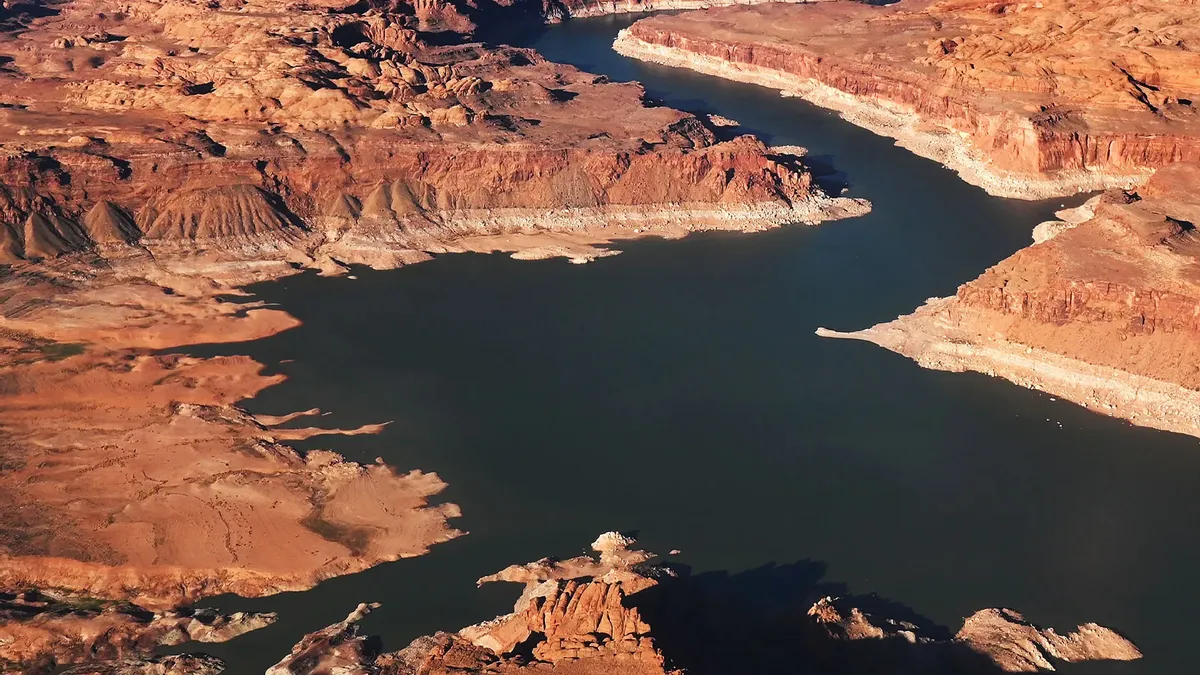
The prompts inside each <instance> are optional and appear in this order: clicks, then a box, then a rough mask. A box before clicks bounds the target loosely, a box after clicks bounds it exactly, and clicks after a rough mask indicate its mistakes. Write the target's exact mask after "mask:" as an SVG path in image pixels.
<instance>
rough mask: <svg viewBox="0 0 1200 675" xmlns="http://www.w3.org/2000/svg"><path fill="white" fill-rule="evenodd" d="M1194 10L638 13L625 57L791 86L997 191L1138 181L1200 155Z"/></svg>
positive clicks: (625, 36) (991, 4)
mask: <svg viewBox="0 0 1200 675" xmlns="http://www.w3.org/2000/svg"><path fill="white" fill-rule="evenodd" d="M1197 26H1200V6H1197V5H1196V4H1194V3H1162V2H1151V1H1147V0H1135V1H1133V2H1128V1H1125V0H1043V1H1041V2H1015V1H1009V0H937V1H930V0H903V1H902V2H899V3H896V4H892V5H888V6H883V7H879V6H868V5H865V4H860V3H842V2H839V3H821V4H819V5H810V4H801V5H786V4H771V5H760V6H755V7H733V8H723V9H714V10H708V11H703V12H689V13H685V14H681V15H677V16H656V17H651V18H648V19H644V20H642V21H639V22H637V23H636V24H634V25H633V26H632V27H630V28H628V29H626V30H625V31H623V32H622V33H621V35H620V36H619V37H618V38H617V41H616V43H615V45H614V46H615V48H616V49H617V51H619V52H621V53H622V54H625V55H628V56H632V57H635V58H639V59H643V60H647V61H653V62H657V63H663V64H667V65H672V66H680V67H685V68H691V69H693V70H698V71H701V72H705V73H709V74H713V75H718V76H720V77H725V78H729V79H734V80H739V81H744V82H752V83H756V84H762V85H764V86H768V87H773V88H777V89H781V90H783V91H784V92H785V93H787V94H789V95H796V96H800V97H803V98H804V99H806V100H808V101H811V102H813V103H815V104H817V105H821V106H824V107H828V108H831V109H834V110H837V111H839V112H841V113H842V115H843V117H845V118H846V119H847V120H849V121H850V122H853V123H855V124H858V125H860V126H863V127H865V128H867V129H870V130H872V131H874V132H876V133H879V134H883V135H886V136H891V137H894V138H896V139H898V141H899V144H900V145H902V146H903V147H906V148H908V149H910V150H911V151H913V152H915V153H916V154H919V155H922V156H925V157H929V158H932V159H935V160H937V161H939V162H941V163H943V164H945V165H946V166H948V167H950V168H952V169H954V170H955V171H958V172H959V173H960V175H962V177H963V179H964V180H966V181H968V182H970V183H973V184H976V185H979V186H981V187H983V188H984V189H986V190H987V191H988V192H990V193H992V194H995V195H1001V196H1009V197H1020V198H1040V197H1047V196H1055V195H1064V194H1071V193H1075V192H1079V191H1085V190H1094V189H1105V188H1116V187H1122V188H1128V187H1131V186H1133V185H1135V184H1138V183H1141V182H1143V181H1144V180H1145V179H1146V178H1148V176H1149V175H1150V174H1151V173H1152V172H1153V171H1154V170H1155V169H1157V168H1159V167H1162V166H1165V165H1167V164H1170V163H1172V162H1176V161H1181V160H1192V161H1195V160H1197V159H1200V116H1198V114H1197V107H1198V106H1200V77H1197V73H1200V52H1198V51H1197V47H1196V45H1197V44H1200V33H1198V32H1197V31H1198V30H1200V29H1197V28H1196V27H1197Z"/></svg>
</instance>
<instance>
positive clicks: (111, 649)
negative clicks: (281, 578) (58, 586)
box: [0, 591, 275, 675]
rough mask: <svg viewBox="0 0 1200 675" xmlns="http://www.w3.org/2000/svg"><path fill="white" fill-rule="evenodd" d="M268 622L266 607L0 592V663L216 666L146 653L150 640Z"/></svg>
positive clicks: (37, 669) (86, 669) (122, 669)
mask: <svg viewBox="0 0 1200 675" xmlns="http://www.w3.org/2000/svg"><path fill="white" fill-rule="evenodd" d="M274 621H275V615H274V614H249V613H243V612H236V613H233V614H221V613H219V612H216V611H214V610H211V609H197V610H193V609H187V608H180V609H175V610H165V611H161V612H152V611H150V610H147V609H144V608H142V607H138V606H137V605H132V604H129V603H118V602H106V601H102V600H95V599H92V598H79V597H71V596H51V595H47V594H42V593H38V592H36V591H26V592H24V593H21V594H19V595H9V594H2V595H0V670H2V671H3V672H18V671H19V672H23V673H26V674H28V675H34V674H36V673H50V672H53V671H54V669H55V668H62V667H63V666H65V665H69V664H72V663H80V662H87V663H86V664H81V665H80V666H78V667H77V668H75V669H70V670H68V671H67V672H72V673H79V674H82V673H114V674H115V673H143V672H144V673H159V672H161V673H172V672H180V673H184V672H186V673H193V674H199V673H202V672H205V670H204V669H209V670H210V672H219V671H220V670H221V669H223V667H224V666H223V664H221V663H220V661H219V660H214V659H210V658H205V657H198V656H197V657H168V658H166V659H155V658H154V657H152V656H151V655H150V653H151V651H152V650H153V649H154V648H155V647H158V646H174V645H181V644H183V643H185V642H225V641H226V640H231V639H233V638H235V637H237V636H239V635H241V634H243V633H246V632H249V631H252V630H257V629H259V628H262V627H264V626H268V625H270V624H272V623H274Z"/></svg>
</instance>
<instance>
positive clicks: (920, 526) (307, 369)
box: [189, 18, 1200, 675]
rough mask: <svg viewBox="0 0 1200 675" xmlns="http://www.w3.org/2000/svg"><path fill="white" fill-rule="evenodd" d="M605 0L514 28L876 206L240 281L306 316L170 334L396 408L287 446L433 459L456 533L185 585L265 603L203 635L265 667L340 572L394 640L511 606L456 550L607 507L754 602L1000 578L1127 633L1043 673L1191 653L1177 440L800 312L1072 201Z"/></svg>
mask: <svg viewBox="0 0 1200 675" xmlns="http://www.w3.org/2000/svg"><path fill="white" fill-rule="evenodd" d="M631 21H632V18H602V19H592V20H574V21H570V22H567V23H564V24H562V25H559V26H556V27H552V28H539V29H536V30H531V31H530V32H529V33H527V34H523V35H514V36H510V37H509V38H508V39H510V40H511V41H513V42H517V43H520V44H523V45H527V46H531V47H535V48H537V49H538V50H540V51H541V52H542V53H543V54H545V55H546V56H547V57H549V58H551V59H553V60H556V61H561V62H567V63H572V64H575V65H577V66H579V67H581V68H584V69H587V70H589V71H592V72H596V73H602V74H606V75H608V76H610V77H611V78H612V79H614V80H633V79H635V80H639V81H641V82H643V83H645V85H646V87H647V90H648V93H649V95H650V96H651V97H652V98H654V99H655V100H658V101H661V102H663V103H665V104H666V105H670V106H673V107H678V108H682V109H685V110H692V111H703V112H713V113H718V114H721V115H724V116H726V117H729V118H732V119H735V120H738V121H740V122H741V123H742V125H743V126H742V129H743V130H745V131H747V132H753V133H755V134H757V135H759V136H760V137H762V138H763V139H764V140H766V141H767V142H769V143H772V144H795V145H803V146H806V147H808V148H810V150H811V159H812V161H813V162H814V164H815V165H817V166H818V167H819V168H820V169H821V170H822V172H823V173H825V174H826V175H825V176H824V180H826V181H827V182H829V183H831V184H832V183H844V184H846V185H848V186H849V188H850V193H851V194H852V195H854V196H862V197H866V198H868V199H870V200H871V201H872V202H873V203H874V206H875V210H874V212H873V213H872V214H871V215H869V216H867V217H864V218H860V219H856V220H851V221H842V222H836V223H828V224H825V225H822V226H820V227H816V228H807V227H803V226H795V227H789V228H783V229H780V230H776V231H772V232H768V233H763V234H754V235H730V234H719V235H701V236H694V237H690V238H688V239H685V240H682V241H672V242H664V241H656V240H646V241H638V242H630V243H627V244H624V245H622V246H621V248H622V249H623V251H624V252H623V253H622V254H621V255H619V256H616V257H614V258H608V259H603V260H600V261H598V262H596V263H594V264H590V265H585V266H574V265H569V264H567V263H566V262H564V261H561V260H550V261H538V262H518V261H513V260H511V259H509V258H507V257H504V256H501V255H454V256H444V257H440V258H438V259H436V260H434V261H432V262H430V263H426V264H421V265H416V266H413V267H409V268H405V269H401V270H396V271H390V272H372V271H370V270H358V271H356V276H357V279H349V278H344V277H343V278H336V279H321V278H317V277H315V276H312V275H304V276H299V277H295V278H291V279H286V280H283V281H280V282H274V283H270V284H263V285H260V286H258V287H255V288H253V289H252V290H253V291H254V292H255V293H256V294H257V295H258V297H259V298H260V299H263V300H267V301H271V302H277V303H279V304H280V305H281V306H282V307H283V308H284V309H286V310H287V311H289V312H291V313H292V314H294V315H296V316H297V317H299V318H300V319H301V320H302V321H303V322H304V325H303V326H302V327H300V328H297V329H295V330H292V331H289V332H286V333H283V334H280V335H278V336H275V337H273V338H270V339H267V340H262V341H259V342H255V343H252V344H244V345H223V346H220V347H211V348H210V347H204V348H197V349H191V350H189V351H191V352H192V353H197V354H201V355H209V354H250V355H252V356H254V357H255V358H257V359H259V360H262V361H263V362H265V363H268V364H272V365H274V364H280V362H282V361H287V363H284V364H282V365H278V366H276V368H277V370H278V371H279V372H283V373H286V374H287V375H288V377H289V378H290V379H289V380H288V382H286V383H285V384H283V385H280V386H277V387H275V388H272V389H269V390H267V391H266V392H264V393H263V394H262V395H261V396H260V397H259V398H257V399H255V400H252V401H249V402H247V407H249V408H250V409H251V410H252V411H254V412H264V413H281V412H288V411H293V410H302V409H306V408H309V407H313V406H319V407H321V408H323V409H325V410H329V411H332V415H330V416H329V417H327V418H323V419H322V423H327V424H329V425H337V426H341V427H352V426H355V425H358V424H362V423H367V422H379V421H386V420H394V423H393V424H392V425H390V426H389V427H387V430H386V431H385V432H384V433H383V434H381V435H379V436H375V437H364V436H359V437H351V438H337V439H333V440H330V439H314V440H313V441H311V442H306V443H302V444H299V445H300V447H302V448H310V447H324V444H330V445H332V446H333V447H334V448H335V449H337V450H338V451H340V452H343V453H345V454H347V455H348V456H349V457H350V458H352V459H357V460H361V461H372V460H373V459H374V458H375V457H376V456H382V457H384V458H385V459H386V460H387V461H388V462H389V463H391V464H393V465H396V466H398V467H401V468H404V469H408V468H421V469H424V470H427V471H436V472H438V473H439V474H440V475H441V476H442V477H443V478H444V479H445V480H446V481H447V482H448V483H449V486H450V487H449V489H448V490H447V491H446V492H445V494H444V498H445V499H447V500H450V501H454V502H456V503H458V504H459V505H461V506H462V509H463V513H464V515H463V517H462V518H461V519H460V520H459V521H458V523H457V524H458V526H459V527H460V528H461V529H464V530H469V531H470V534H469V535H468V536H466V537H463V538H461V539H459V540H456V541H453V542H450V543H448V544H444V545H440V546H437V547H436V548H435V549H434V550H433V552H432V553H430V554H429V555H426V556H422V557H420V558H416V559H412V560H404V561H400V562H397V563H393V564H389V565H383V566H380V567H378V568H375V569H373V570H370V571H368V572H365V573H363V574H358V575H354V576H350V577H345V578H339V579H334V580H330V581H328V582H326V583H323V584H321V585H320V586H319V587H317V588H316V589H314V590H312V591H310V592H306V593H295V594H284V595H280V596H275V597H270V598H262V599H254V600H245V599H240V598H233V597H222V598H214V599H210V600H209V601H207V602H206V604H208V605H212V606H218V607H222V608H225V609H258V610H273V611H278V612H280V614H281V620H280V622H279V623H278V624H277V625H275V626H272V627H270V628H268V629H264V630H262V631H258V632H255V633H251V634H248V635H246V636H244V637H242V638H239V639H237V640H234V641H233V642H230V643H227V644H224V645H213V646H205V650H206V651H209V652H210V653H213V654H216V655H218V656H221V657H223V658H226V659H227V660H228V661H229V662H230V664H231V667H230V670H229V671H228V672H229V673H231V674H232V675H250V674H251V673H253V674H258V673H262V672H263V670H265V668H266V667H268V666H269V665H271V664H272V663H274V662H275V661H276V660H278V659H279V658H280V657H281V656H283V655H284V654H286V653H287V651H288V650H289V649H290V647H291V646H292V644H294V643H295V642H296V640H298V639H299V638H300V636H301V635H303V634H304V633H305V632H307V631H311V630H314V629H317V628H320V627H323V626H325V625H327V624H329V623H331V622H333V621H336V620H340V619H341V618H343V617H344V616H345V614H346V613H347V612H348V611H349V610H350V609H352V608H353V607H354V605H355V604H356V603H358V602H360V601H380V602H382V603H383V605H384V606H383V608H382V609H380V610H379V611H377V612H376V613H375V614H373V615H372V616H371V617H369V619H368V620H367V622H366V623H365V626H364V627H365V629H366V630H367V631H370V632H372V633H378V634H381V635H382V636H383V638H384V644H385V647H386V648H388V649H397V648H400V647H402V646H404V645H405V644H407V643H408V641H410V640H411V639H412V638H415V637H417V636H419V635H422V634H427V633H431V632H433V631H436V630H453V629H455V628H458V627H461V626H463V625H466V624H469V623H473V622H476V621H480V620H483V619H487V618H490V617H492V616H495V615H496V614H498V613H501V612H504V611H507V610H508V608H509V607H510V606H511V602H512V601H513V599H514V598H515V597H516V595H517V592H518V589H517V588H516V587H512V588H503V587H485V588H483V589H476V588H475V585H474V581H475V579H476V578H477V577H479V576H481V575H484V574H487V573H490V572H493V571H495V570H497V569H500V568H502V567H504V566H506V565H508V564H510V563H516V562H524V561H528V560H534V559H537V558H539V557H542V556H545V555H572V554H576V553H578V552H580V551H581V550H583V549H584V548H585V547H586V545H587V544H588V542H590V541H591V540H592V539H593V538H594V537H595V535H596V534H598V533H599V532H601V531H604V530H609V529H619V530H626V531H629V530H633V531H637V532H638V533H639V535H640V538H641V540H642V543H643V544H645V545H646V546H647V547H648V548H650V549H652V550H658V551H667V550H670V549H681V550H682V554H681V555H679V556H677V559H678V560H680V561H682V562H684V563H686V564H688V565H690V566H691V567H692V568H693V571H694V573H696V574H705V573H723V574H728V575H729V576H730V580H731V583H732V584H733V585H734V586H737V585H738V583H740V582H744V586H745V587H746V588H747V589H751V590H753V591H754V592H758V593H763V594H765V595H768V596H771V597H773V599H774V600H775V601H776V602H795V603H797V605H799V603H801V602H802V601H804V599H805V597H804V596H805V595H806V594H809V593H812V592H814V590H815V587H814V584H815V583H821V584H826V585H828V587H829V588H833V589H838V588H839V587H840V588H844V589H846V590H848V591H849V592H853V593H870V592H876V593H879V594H880V595H882V596H884V597H886V598H888V599H891V600H894V601H897V602H900V603H903V604H905V605H907V606H909V607H911V608H912V609H913V610H915V611H916V612H918V613H920V614H922V615H924V616H925V617H928V618H929V619H931V620H932V621H935V622H937V623H940V624H942V625H944V626H947V627H949V628H951V630H954V629H957V627H958V626H959V625H960V622H961V620H962V617H964V616H966V615H968V614H970V613H971V612H973V611H974V610H976V609H980V608H984V607H991V606H1005V607H1013V608H1016V609H1019V610H1021V611H1023V612H1024V613H1025V615H1026V616H1027V617H1028V618H1030V619H1032V620H1034V621H1037V622H1040V623H1043V624H1048V625H1054V626H1058V627H1062V628H1071V627H1073V626H1075V625H1076V624H1077V623H1080V622H1084V621H1096V622H1099V623H1102V624H1106V625H1109V626H1112V627H1114V628H1117V629H1118V630H1120V631H1122V632H1124V633H1125V634H1127V635H1128V636H1129V637H1131V638H1132V639H1134V640H1135V641H1136V642H1137V643H1138V644H1139V645H1140V646H1141V647H1142V649H1143V650H1144V651H1145V652H1146V658H1145V659H1144V660H1142V661H1140V662H1134V663H1116V664H1113V663H1101V664H1085V665H1082V666H1075V667H1067V668H1064V670H1065V671H1066V672H1069V673H1085V674H1092V673H1106V674H1121V675H1185V674H1189V673H1192V672H1195V668H1194V665H1193V664H1192V663H1190V661H1191V659H1190V656H1189V654H1188V653H1187V652H1188V648H1187V647H1186V645H1187V644H1188V641H1189V639H1190V638H1191V634H1192V632H1193V630H1192V629H1194V628H1195V627H1196V626H1197V624H1198V623H1200V621H1197V619H1196V612H1197V608H1198V607H1200V590H1198V588H1197V585H1196V583H1195V582H1194V580H1193V579H1194V574H1195V571H1196V570H1197V569H1200V544H1198V543H1197V538H1196V536H1195V533H1194V526H1195V523H1197V522H1200V446H1198V444H1197V442H1196V441H1195V440H1194V439H1191V438H1185V437H1181V436H1172V435H1169V434H1165V433H1160V432H1154V431H1148V430H1144V429H1138V428H1134V427H1131V426H1129V425H1128V424H1126V423H1124V422H1120V421H1116V420H1112V419H1108V418H1105V417H1102V416H1099V415H1095V414H1092V413H1090V412H1087V411H1085V410H1083V409H1081V408H1079V407H1076V406H1074V405H1071V404H1068V403H1065V402H1062V401H1055V400H1053V399H1052V398H1050V397H1048V396H1045V395H1042V394H1039V393H1036V392H1030V391H1026V390H1023V389H1020V388H1018V387H1015V386H1013V385H1010V384H1008V383H1005V382H1002V381H998V380H994V379H991V378H988V377H984V376H981V375H975V374H947V373H940V372H931V371H926V370H922V369H920V368H918V367H917V366H916V365H914V364H913V363H911V362H909V361H907V360H905V359H903V358H901V357H899V356H896V355H894V354H891V353H889V352H886V351H884V350H882V349H879V348H876V347H874V346H872V345H868V344H863V343H854V342H846V341H826V340H821V339H819V338H817V337H815V336H814V335H813V330H814V329H815V328H816V327H817V326H829V327H832V328H838V329H854V328H861V327H864V326H867V325H870V324H873V323H876V322H879V321H883V320H887V319H891V318H893V317H894V316H896V315H897V314H900V313H904V312H906V311H908V310H910V309H912V308H913V307H915V306H916V305H918V304H920V303H921V302H922V301H923V300H924V299H925V298H927V297H930V296H935V295H946V294H950V293H952V292H953V291H954V289H955V287H956V286H957V285H958V284H960V283H962V282H964V281H967V280H969V279H971V278H973V277H975V276H977V275H978V274H979V273H980V272H981V271H982V270H984V269H985V268H986V267H988V266H989V265H991V264H993V263H995V262H997V261H999V260H1001V259H1002V258H1004V257H1006V256H1007V255H1009V254H1011V253H1012V252H1013V251H1015V250H1017V249H1018V248H1020V247H1022V246H1024V245H1025V244H1026V243H1027V242H1028V241H1029V236H1030V231H1031V229H1032V228H1033V226H1034V225H1035V224H1037V223H1038V222H1039V221H1041V220H1044V219H1046V218H1048V217H1049V216H1050V215H1051V214H1052V213H1053V211H1055V210H1056V209H1058V208H1059V207H1060V205H1062V204H1064V203H1074V202H1077V201H1079V200H1078V199H1076V200H1055V201H1053V202H1043V203H1029V202H1020V201H1012V200H1004V199H997V198H993V197H989V196H987V195H986V194H985V193H983V192H982V191H981V190H979V189H977V188H974V187H971V186H969V185H967V184H965V183H963V182H962V181H960V180H959V179H958V178H957V177H956V176H955V175H954V174H953V173H951V172H949V171H947V170H945V169H943V168H941V167H940V166H938V165H937V164H935V163H932V162H929V161H926V160H923V159H919V158H916V157H914V156H912V155H910V154H909V153H907V152H906V151H904V150H901V149H899V148H896V147H894V146H893V145H892V143H891V142H890V141H889V140H887V139H883V138H879V137H876V136H874V135H872V134H870V133H868V132H865V131H862V130H860V129H857V128H855V127H853V126H851V125H849V124H847V123H846V122H844V121H842V120H840V119H839V118H837V117H836V116H835V115H833V114H830V113H828V112H825V111H822V110H820V109H817V108H814V107H812V106H809V105H807V104H805V103H803V102H801V101H798V100H794V99H785V98H781V97H780V96H778V95H777V94H776V93H775V92H772V91H768V90H766V89H761V88H758V87H753V86H749V85H742V84H737V83H730V82H725V81H722V80H719V79H715V78H711V77H707V76H702V75H696V74H692V73H689V72H687V71H681V70H674V69H668V68H663V67H657V66H650V65H645V64H641V63H637V62H633V61H630V60H627V59H625V58H623V57H621V56H618V55H617V54H615V53H613V52H612V51H611V50H610V48H609V45H610V44H611V42H612V39H613V38H614V37H615V35H616V32H617V31H618V30H619V29H620V28H623V27H624V26H627V25H628V24H629V23H630V22H631ZM323 442H324V444H323ZM189 647H190V646H189Z"/></svg>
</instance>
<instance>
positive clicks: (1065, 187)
mask: <svg viewBox="0 0 1200 675" xmlns="http://www.w3.org/2000/svg"><path fill="white" fill-rule="evenodd" d="M613 50H614V51H616V52H617V53H618V54H621V55H622V56H626V57H629V58H633V59H638V60H640V61H646V62H649V63H656V64H659V65H663V66H669V67H674V68H685V69H688V70H692V71H695V72H698V73H702V74H705V75H712V76H714V77H720V78H723V79H727V80H732V81H735V82H743V83H746V84H754V85H758V86H762V87H767V88H769V89H776V90H779V91H780V94H781V95H782V96H794V97H796V98H801V99H803V100H805V101H807V102H809V103H811V104H813V105H816V106H819V107H821V108H826V109H829V110H833V111H836V112H837V113H839V116H840V117H841V118H842V119H844V120H846V121H847V122H850V123H851V124H854V125H855V126H858V127H861V128H863V129H866V130H868V131H870V132H872V133H874V134H877V135H880V136H886V137H888V138H892V139H895V141H896V145H898V146H899V147H902V148H904V149H906V150H908V151H909V152H912V153H913V154H915V155H917V156H919V157H924V158H925V159H929V160H933V161H935V162H939V163H941V164H942V165H943V166H945V167H946V168H948V169H950V170H952V171H954V172H955V173H957V174H958V175H959V177H960V178H962V180H964V181H965V182H967V183H970V184H971V185H975V186H976V187H980V188H982V189H983V190H984V191H985V192H987V193H988V194H990V195H992V196H995V197H1008V198H1014V199H1027V200H1040V199H1049V198H1053V197H1065V196H1069V195H1073V194H1076V193H1079V192H1091V191H1096V190H1107V189H1113V188H1122V189H1128V188H1132V187H1134V186H1136V185H1139V184H1141V183H1143V182H1145V181H1146V180H1147V179H1148V178H1149V177H1150V176H1151V175H1152V174H1153V173H1154V172H1153V170H1149V169H1148V170H1145V171H1141V172H1138V173H1136V174H1131V175H1110V174H1105V173H1101V172H1099V171H1096V172H1092V171H1086V172H1073V173H1067V174H1061V175H1059V176H1058V177H1054V178H1038V177H1032V176H1024V175H1020V174H1014V173H1011V172H1004V171H998V170H995V169H993V168H991V167H990V165H989V164H990V163H989V162H988V161H987V158H986V157H985V156H984V155H983V153H982V152H980V151H979V150H978V149H977V148H976V147H975V146H974V145H973V144H972V143H971V142H970V141H969V140H967V139H965V138H963V137H962V136H961V135H960V134H959V133H957V132H954V131H951V130H945V131H942V132H931V131H926V130H922V129H920V128H919V127H920V126H921V125H922V124H923V122H922V120H921V119H920V118H919V117H917V116H916V115H914V114H912V113H910V112H907V111H905V110H903V109H901V108H900V107H899V106H891V105H888V104H887V102H884V101H875V100H871V99H868V98H864V97H859V96H854V95H852V94H848V93H846V92H843V91H841V90H839V89H836V88H834V87H831V86H829V85H826V84H823V83H821V82H818V81H817V80H814V79H811V78H809V79H801V78H798V77H796V76H793V75H790V74H787V73H784V72H782V71H778V70H773V69H769V68H763V67H761V66H756V65H753V64H742V63H734V62H730V61H726V60H723V59H718V58H715V57H712V56H707V55H704V54H698V53H696V52H691V51H687V50H685V49H679V48H676V47H665V46H662V45H656V44H652V43H649V42H646V41H644V40H642V39H640V38H638V37H635V36H634V35H633V34H632V33H631V32H630V29H628V28H626V29H624V30H622V31H621V32H620V33H618V34H617V38H616V40H614V41H613Z"/></svg>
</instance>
